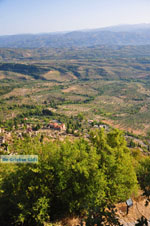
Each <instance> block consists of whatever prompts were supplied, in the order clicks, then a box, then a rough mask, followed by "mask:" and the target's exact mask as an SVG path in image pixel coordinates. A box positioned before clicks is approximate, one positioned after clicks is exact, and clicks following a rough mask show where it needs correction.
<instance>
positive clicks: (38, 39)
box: [0, 24, 150, 48]
mask: <svg viewBox="0 0 150 226" xmlns="http://www.w3.org/2000/svg"><path fill="white" fill-rule="evenodd" d="M97 45H150V24H137V25H118V26H111V27H105V28H100V29H89V30H79V31H70V32H57V33H56V32H55V33H45V34H21V35H20V34H19V35H7V36H0V47H1V48H49V47H50V48H63V47H93V46H97Z"/></svg>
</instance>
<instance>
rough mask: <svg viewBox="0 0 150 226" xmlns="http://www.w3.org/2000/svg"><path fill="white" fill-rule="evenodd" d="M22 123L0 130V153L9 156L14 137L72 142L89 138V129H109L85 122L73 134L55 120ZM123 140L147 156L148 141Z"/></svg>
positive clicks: (91, 122)
mask: <svg viewBox="0 0 150 226" xmlns="http://www.w3.org/2000/svg"><path fill="white" fill-rule="evenodd" d="M24 122H25V123H22V124H19V125H18V126H17V129H16V128H15V127H13V129H12V131H7V128H4V127H3V128H0V152H7V153H8V154H9V146H10V145H11V144H12V143H13V139H14V137H15V138H16V139H24V138H25V137H31V138H34V137H36V136H38V137H39V139H40V137H42V140H43V141H44V142H45V141H50V140H56V139H57V140H60V141H63V140H65V139H66V138H69V139H70V140H74V139H75V138H78V137H80V136H81V134H82V137H83V138H84V139H88V138H89V131H90V129H104V130H105V131H106V132H109V131H110V129H111V127H110V126H109V125H106V124H103V123H100V122H95V121H94V120H87V121H86V123H85V122H84V123H83V128H82V132H79V130H78V129H76V130H74V131H73V132H72V131H71V130H69V129H68V128H67V125H65V123H62V122H61V121H59V120H57V119H53V120H50V121H49V122H48V123H47V124H42V125H40V126H39V125H37V126H35V125H33V123H31V122H29V120H28V118H24ZM125 139H126V141H127V144H128V147H130V148H135V147H138V149H139V150H140V151H141V152H145V154H147V155H149V149H150V141H147V142H146V143H145V142H143V140H141V139H139V138H136V137H134V136H132V135H131V134H130V135H127V134H126V135H125Z"/></svg>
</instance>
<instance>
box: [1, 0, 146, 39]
mask: <svg viewBox="0 0 150 226" xmlns="http://www.w3.org/2000/svg"><path fill="white" fill-rule="evenodd" d="M138 23H150V0H0V35H7V34H18V33H41V32H53V31H68V30H77V29H87V28H100V27H105V26H110V25H117V24H138Z"/></svg>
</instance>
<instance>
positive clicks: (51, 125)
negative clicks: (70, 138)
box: [47, 122, 66, 131]
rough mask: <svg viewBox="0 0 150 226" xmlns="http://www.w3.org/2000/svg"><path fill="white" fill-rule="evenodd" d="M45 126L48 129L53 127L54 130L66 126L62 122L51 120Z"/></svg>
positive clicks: (64, 128) (61, 129) (59, 129)
mask: <svg viewBox="0 0 150 226" xmlns="http://www.w3.org/2000/svg"><path fill="white" fill-rule="evenodd" d="M47 128H49V129H54V130H58V131H64V130H66V126H65V124H64V123H57V122H54V123H53V122H51V123H49V124H48V125H47Z"/></svg>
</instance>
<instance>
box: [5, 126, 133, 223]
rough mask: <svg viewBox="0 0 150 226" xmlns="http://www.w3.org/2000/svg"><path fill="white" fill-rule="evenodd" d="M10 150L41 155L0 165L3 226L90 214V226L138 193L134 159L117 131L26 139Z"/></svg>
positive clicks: (51, 220)
mask: <svg viewBox="0 0 150 226" xmlns="http://www.w3.org/2000/svg"><path fill="white" fill-rule="evenodd" d="M12 150H13V151H14V152H15V153H18V154H38V156H39V162H38V164H16V165H8V166H7V165H4V164H3V165H2V164H1V166H0V170H1V181H0V182H1V184H0V206H1V212H0V222H1V225H11V224H13V225H20V224H22V225H44V222H56V221H58V220H61V219H62V218H64V217H68V216H80V217H82V216H83V217H85V216H86V215H87V217H86V219H87V220H88V222H89V225H92V224H91V223H90V220H89V219H92V218H94V219H96V217H97V214H99V213H100V215H101V216H100V215H99V219H100V221H101V222H103V221H105V220H106V218H107V219H109V218H108V217H107V216H108V215H107V216H106V211H105V210H106V208H108V209H111V207H112V204H114V203H116V202H120V201H125V200H126V199H127V198H128V197H130V195H131V194H133V192H136V190H137V179H136V173H135V171H134V168H133V166H132V165H133V164H132V157H131V154H130V151H129V149H128V148H127V147H126V142H125V140H124V137H123V134H122V132H120V131H118V130H113V131H111V132H109V133H108V134H106V133H105V132H104V130H96V131H92V132H91V133H90V140H89V141H85V140H83V139H80V140H76V141H74V142H70V141H67V140H66V141H64V142H58V141H55V142H53V143H52V142H48V143H42V142H40V141H39V140H38V139H37V138H34V139H33V138H26V139H24V140H22V141H16V143H15V144H14V145H13V146H12ZM94 216H95V217H94ZM91 217H92V218H91ZM110 219H111V221H112V217H110ZM113 219H115V214H114V217H113ZM115 221H116V219H115ZM109 225H111V224H109ZM112 225H113V224H112ZM116 225H117V224H116Z"/></svg>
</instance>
